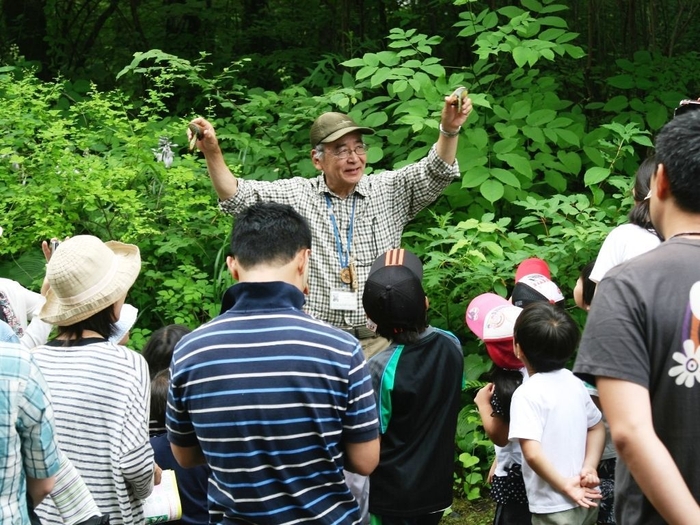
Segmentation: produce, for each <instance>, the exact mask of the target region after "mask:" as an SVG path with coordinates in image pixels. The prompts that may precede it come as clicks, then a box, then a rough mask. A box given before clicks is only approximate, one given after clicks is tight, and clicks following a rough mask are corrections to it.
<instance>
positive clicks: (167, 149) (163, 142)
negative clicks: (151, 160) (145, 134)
mask: <svg viewBox="0 0 700 525" xmlns="http://www.w3.org/2000/svg"><path fill="white" fill-rule="evenodd" d="M176 147H177V144H173V143H172V142H170V139H169V138H167V137H160V139H158V147H157V148H151V151H152V152H153V154H154V155H155V156H156V162H162V163H163V164H165V167H166V168H169V167H170V166H172V165H173V158H174V154H173V150H172V149H171V148H176Z"/></svg>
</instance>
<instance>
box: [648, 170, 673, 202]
mask: <svg viewBox="0 0 700 525" xmlns="http://www.w3.org/2000/svg"><path fill="white" fill-rule="evenodd" d="M652 181H653V183H654V184H653V185H654V189H653V192H654V193H655V194H656V198H657V199H660V200H666V199H668V197H669V196H670V194H671V183H670V182H669V180H668V174H667V173H666V166H664V165H663V164H661V163H659V165H658V166H657V167H656V172H655V173H654V178H653V179H652Z"/></svg>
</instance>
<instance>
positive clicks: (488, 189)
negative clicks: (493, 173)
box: [479, 179, 504, 202]
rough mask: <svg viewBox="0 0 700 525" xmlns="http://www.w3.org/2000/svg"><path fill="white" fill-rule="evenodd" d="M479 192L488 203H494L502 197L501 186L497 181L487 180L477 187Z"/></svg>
mask: <svg viewBox="0 0 700 525" xmlns="http://www.w3.org/2000/svg"><path fill="white" fill-rule="evenodd" d="M479 191H481V194H482V195H483V196H484V198H485V199H486V200H487V201H489V202H496V201H497V200H499V199H500V198H501V197H503V191H504V190H503V184H501V183H500V182H499V181H497V180H493V179H488V180H485V181H484V182H483V183H482V184H481V186H479Z"/></svg>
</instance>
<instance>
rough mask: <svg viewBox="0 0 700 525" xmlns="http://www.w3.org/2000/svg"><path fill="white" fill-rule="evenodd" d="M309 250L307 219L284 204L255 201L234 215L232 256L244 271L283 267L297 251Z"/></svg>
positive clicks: (309, 240) (309, 238) (309, 236)
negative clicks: (272, 264) (265, 264)
mask: <svg viewBox="0 0 700 525" xmlns="http://www.w3.org/2000/svg"><path fill="white" fill-rule="evenodd" d="M308 248H311V229H310V228H309V225H308V223H307V222H306V219H304V217H302V216H301V215H300V214H299V213H298V212H297V211H295V210H294V208H292V207H291V206H289V205H287V204H279V203H277V202H258V203H255V204H253V205H251V206H249V207H248V208H246V209H244V210H243V211H242V212H241V213H239V214H238V215H236V219H235V220H234V223H233V230H232V232H231V255H232V256H233V257H234V258H235V259H236V260H237V261H238V263H239V264H240V265H241V266H243V267H244V268H251V267H253V266H256V265H258V264H263V263H276V264H286V263H288V262H289V261H291V260H292V259H293V258H294V257H295V256H296V254H297V253H299V250H304V249H308Z"/></svg>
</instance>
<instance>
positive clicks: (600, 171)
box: [583, 166, 610, 186]
mask: <svg viewBox="0 0 700 525" xmlns="http://www.w3.org/2000/svg"><path fill="white" fill-rule="evenodd" d="M609 176H610V169H608V168H599V167H597V166H595V167H593V168H588V169H587V170H586V174H585V175H584V176H583V182H584V183H585V184H586V186H592V185H593V184H600V183H601V182H603V181H604V180H605V179H607V178H608V177H609Z"/></svg>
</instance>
